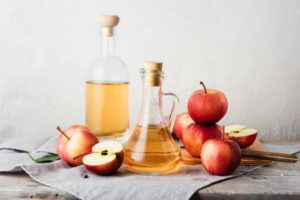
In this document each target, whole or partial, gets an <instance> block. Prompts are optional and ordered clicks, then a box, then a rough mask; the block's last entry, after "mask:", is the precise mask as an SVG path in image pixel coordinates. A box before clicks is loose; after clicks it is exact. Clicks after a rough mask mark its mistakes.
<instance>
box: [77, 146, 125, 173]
mask: <svg viewBox="0 0 300 200" xmlns="http://www.w3.org/2000/svg"><path fill="white" fill-rule="evenodd" d="M92 151H93V153H91V154H88V155H86V156H84V158H83V160H82V162H83V165H84V166H85V168H86V169H88V170H89V171H91V172H93V173H95V174H99V175H110V174H113V173H115V172H116V171H117V170H118V169H119V168H120V166H121V165H122V162H123V147H122V145H121V144H120V143H118V142H115V141H105V142H100V143H98V144H96V145H94V146H93V148H92Z"/></svg>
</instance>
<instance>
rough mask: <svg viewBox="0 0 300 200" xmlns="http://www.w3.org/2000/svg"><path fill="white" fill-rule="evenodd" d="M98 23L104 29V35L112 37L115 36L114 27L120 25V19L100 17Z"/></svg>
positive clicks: (111, 16)
mask: <svg viewBox="0 0 300 200" xmlns="http://www.w3.org/2000/svg"><path fill="white" fill-rule="evenodd" d="M97 21H98V23H99V25H100V26H101V27H102V32H103V35H105V36H107V37H111V36H113V35H114V27H115V26H117V25H118V23H119V21H120V18H119V17H118V16H116V15H100V16H98V17H97Z"/></svg>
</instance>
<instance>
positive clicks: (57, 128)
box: [56, 126, 70, 140]
mask: <svg viewBox="0 0 300 200" xmlns="http://www.w3.org/2000/svg"><path fill="white" fill-rule="evenodd" d="M56 130H58V131H59V132H60V133H61V134H63V135H64V136H65V137H66V138H67V139H68V140H70V137H69V136H67V134H66V133H65V132H63V130H61V128H60V127H59V126H57V127H56Z"/></svg>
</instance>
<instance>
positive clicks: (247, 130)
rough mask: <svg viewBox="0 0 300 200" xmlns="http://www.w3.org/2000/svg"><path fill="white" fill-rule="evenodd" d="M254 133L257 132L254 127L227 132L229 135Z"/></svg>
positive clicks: (240, 135)
mask: <svg viewBox="0 0 300 200" xmlns="http://www.w3.org/2000/svg"><path fill="white" fill-rule="evenodd" d="M256 133H257V130H256V129H253V128H246V129H242V130H239V131H234V132H229V136H234V137H242V136H248V135H253V134H256Z"/></svg>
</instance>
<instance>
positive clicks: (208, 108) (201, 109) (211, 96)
mask: <svg viewBox="0 0 300 200" xmlns="http://www.w3.org/2000/svg"><path fill="white" fill-rule="evenodd" d="M227 109H228V103H227V99H226V96H225V95H224V94H223V93H222V92H221V91H219V90H214V89H207V93H205V90H197V91H195V92H194V93H193V94H192V95H191V96H190V98H189V100H188V113H189V114H190V116H191V118H192V119H193V120H194V121H195V122H197V123H200V124H214V123H217V122H218V121H220V120H221V119H222V118H223V117H224V115H225V114H226V112H227Z"/></svg>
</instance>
